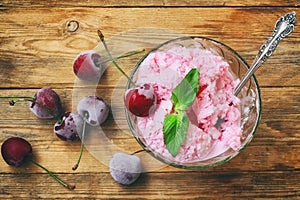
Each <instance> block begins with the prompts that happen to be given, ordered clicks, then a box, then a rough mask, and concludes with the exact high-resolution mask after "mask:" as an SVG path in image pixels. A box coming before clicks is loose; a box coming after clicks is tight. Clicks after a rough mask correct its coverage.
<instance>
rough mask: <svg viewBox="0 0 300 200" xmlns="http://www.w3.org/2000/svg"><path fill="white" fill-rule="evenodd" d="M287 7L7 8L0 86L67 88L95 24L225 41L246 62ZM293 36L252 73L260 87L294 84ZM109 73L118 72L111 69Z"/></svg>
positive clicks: (0, 34)
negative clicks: (71, 27) (74, 25)
mask: <svg viewBox="0 0 300 200" xmlns="http://www.w3.org/2000/svg"><path fill="white" fill-rule="evenodd" d="M292 10H295V11H299V8H296V9H289V8H282V9H280V10H276V11H274V10H273V11H272V12H270V10H269V9H261V8H251V9H246V10H243V9H240V8H226V9H224V8H220V9H218V8H188V9H184V8H159V9H158V8H121V9H103V8H100V9H90V8H78V9H58V8H47V9H26V12H24V9H13V10H8V11H5V12H3V13H2V14H1V15H0V18H1V22H2V23H1V28H0V38H1V46H0V52H1V54H0V64H1V66H4V67H3V68H2V70H1V74H2V76H1V82H2V83H1V87H2V88H37V87H38V86H39V85H41V84H42V85H51V86H53V87H72V86H73V83H74V78H75V76H74V74H73V72H72V64H73V60H74V58H75V57H76V55H77V54H78V53H80V52H81V51H84V50H88V49H93V48H95V47H96V45H97V44H98V41H99V39H98V38H97V37H98V36H97V34H96V31H97V30H98V29H99V28H101V29H102V31H103V32H104V34H105V35H106V36H107V38H108V39H109V38H110V37H112V36H114V35H116V34H120V33H122V32H126V31H129V30H132V29H137V28H141V27H145V26H147V27H148V26H149V27H153V28H167V29H170V30H173V31H175V32H178V33H181V34H184V35H199V36H204V37H209V38H213V39H215V40H219V41H220V42H223V43H225V44H227V45H229V46H231V47H232V48H233V49H235V50H236V51H237V52H238V53H239V54H240V55H241V56H242V57H244V59H245V60H246V61H247V62H248V63H251V62H252V60H253V59H254V57H255V55H256V54H257V51H258V49H259V48H260V46H261V45H262V43H263V42H264V41H265V40H266V38H268V37H269V36H270V34H271V32H272V30H273V27H274V24H275V21H276V20H277V19H278V17H279V16H282V15H284V14H285V13H287V12H290V11H292ZM215 13H218V14H217V15H216V14H215ZM37 15H38V16H39V17H38V18H37V17H36V16H37ZM140 19H143V20H140ZM262 19H263V20H262ZM70 20H76V21H78V23H79V29H78V30H77V31H76V32H72V33H70V32H68V31H67V30H68V27H67V25H66V24H68V22H69V21H70ZM161 22H163V23H161ZM297 25H299V20H298V21H297ZM297 25H296V26H297ZM16 27H17V28H16ZM139 34H143V33H136V35H132V36H131V37H132V38H131V39H132V40H133V41H132V42H141V41H139V37H142V35H139ZM299 36H300V32H299V30H298V29H296V30H295V32H293V34H291V35H290V37H289V38H288V39H286V40H284V41H282V44H280V45H279V47H278V49H277V50H276V51H275V53H274V55H273V56H272V57H271V58H270V59H269V60H268V61H267V62H266V63H265V64H264V67H263V69H260V70H259V71H258V72H257V77H258V80H259V82H260V85H261V86H299V83H300V81H299V79H300V77H299V54H300V42H299V41H300V39H299V38H300V37H299ZM153 37H157V36H156V35H154V36H153ZM129 48H130V47H129ZM130 50H132V49H129V51H130ZM137 60H138V57H137V59H135V60H133V61H132V60H131V61H128V63H127V64H126V63H125V64H124V68H125V70H127V71H128V70H130V69H132V67H133V66H134V64H132V62H133V63H136V61H137ZM45 75H46V76H47V78H46V79H45V78H44V77H45ZM111 76H120V74H118V73H112V74H111ZM59 77H63V78H59ZM111 78H114V77H110V79H111Z"/></svg>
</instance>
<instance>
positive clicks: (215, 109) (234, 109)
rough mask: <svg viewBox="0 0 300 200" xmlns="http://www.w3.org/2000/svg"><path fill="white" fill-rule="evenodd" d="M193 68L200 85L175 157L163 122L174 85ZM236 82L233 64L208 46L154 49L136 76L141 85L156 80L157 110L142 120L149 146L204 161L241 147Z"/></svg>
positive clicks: (179, 157) (165, 153) (183, 158)
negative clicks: (165, 135)
mask: <svg viewBox="0 0 300 200" xmlns="http://www.w3.org/2000/svg"><path fill="white" fill-rule="evenodd" d="M192 68H200V80H199V83H200V89H199V93H198V94H197V97H196V99H195V101H194V102H193V104H192V105H191V106H190V108H189V109H188V110H187V111H186V112H187V114H188V117H189V120H190V123H189V128H188V132H187V136H186V139H185V141H184V143H183V144H182V145H181V147H180V149H179V152H178V154H177V155H176V156H175V157H173V156H172V155H171V154H170V153H169V152H168V150H167V149H166V145H165V144H164V135H163V123H164V119H165V117H166V116H167V115H168V114H170V113H171V112H172V106H173V105H172V102H171V100H170V97H171V95H172V91H173V89H174V88H175V87H176V86H177V85H178V84H179V83H180V82H181V81H182V79H183V78H184V77H185V75H186V74H187V73H188V72H189V71H190V70H191V69H192ZM234 80H235V79H234V77H233V75H232V73H231V72H230V70H229V64H228V63H227V62H225V61H224V60H223V59H222V58H221V57H220V56H217V55H215V54H213V53H212V52H211V51H209V50H202V49H199V48H186V47H181V46H177V47H174V48H171V49H169V50H166V51H156V52H152V53H150V54H149V55H148V57H147V58H146V59H145V60H144V61H143V62H142V63H141V65H140V67H139V71H138V74H137V83H142V82H147V83H149V84H151V85H152V86H153V88H154V90H155V93H156V95H157V104H158V105H157V109H156V111H155V112H154V113H152V114H151V115H149V116H148V117H145V118H138V119H137V123H138V128H139V130H140V133H141V134H142V136H143V138H145V142H146V144H147V145H148V146H149V148H150V149H152V150H153V151H155V152H154V153H159V154H162V155H163V156H164V157H166V158H167V159H169V160H173V161H179V162H193V161H199V160H205V159H208V158H210V157H212V156H216V155H218V154H221V153H223V152H224V151H226V150H227V149H229V148H232V149H234V150H237V149H238V148H239V147H240V145H241V142H240V137H241V133H242V130H241V127H240V120H241V114H240V107H239V104H240V101H239V99H238V98H237V97H236V96H234V88H235V86H236V84H237V81H234Z"/></svg>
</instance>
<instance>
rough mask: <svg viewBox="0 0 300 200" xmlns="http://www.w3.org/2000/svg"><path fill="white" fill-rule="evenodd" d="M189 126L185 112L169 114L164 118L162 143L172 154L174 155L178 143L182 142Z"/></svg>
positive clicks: (178, 145)
mask: <svg viewBox="0 0 300 200" xmlns="http://www.w3.org/2000/svg"><path fill="white" fill-rule="evenodd" d="M188 127H189V119H188V116H187V114H186V113H185V112H182V111H180V112H178V113H174V114H169V115H167V117H166V118H165V121H164V126H163V133H164V143H165V144H166V146H167V149H168V151H169V152H170V153H171V155H172V156H176V155H177V153H178V150H179V147H180V145H181V144H182V143H183V142H184V140H185V137H186V132H187V129H188Z"/></svg>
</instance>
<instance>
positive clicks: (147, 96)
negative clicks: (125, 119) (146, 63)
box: [125, 84, 157, 117]
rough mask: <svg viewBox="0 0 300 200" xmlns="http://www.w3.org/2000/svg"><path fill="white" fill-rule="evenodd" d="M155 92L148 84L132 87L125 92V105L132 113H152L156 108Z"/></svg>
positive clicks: (143, 114)
mask: <svg viewBox="0 0 300 200" xmlns="http://www.w3.org/2000/svg"><path fill="white" fill-rule="evenodd" d="M156 101H157V98H156V94H155V92H154V88H153V87H152V86H151V85H149V84H143V85H142V86H140V87H137V88H132V89H129V90H127V91H126V93H125V106H126V107H127V109H128V110H129V111H130V112H131V113H132V114H134V115H136V116H138V117H146V116H148V115H149V114H151V113H153V112H154V110H155V108H156V103H157V102H156Z"/></svg>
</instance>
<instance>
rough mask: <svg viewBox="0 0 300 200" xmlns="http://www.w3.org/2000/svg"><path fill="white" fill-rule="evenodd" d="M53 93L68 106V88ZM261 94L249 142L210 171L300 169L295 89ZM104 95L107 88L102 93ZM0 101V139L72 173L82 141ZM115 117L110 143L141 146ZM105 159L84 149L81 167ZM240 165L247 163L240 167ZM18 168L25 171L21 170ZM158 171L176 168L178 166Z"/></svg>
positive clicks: (98, 165) (108, 131)
mask: <svg viewBox="0 0 300 200" xmlns="http://www.w3.org/2000/svg"><path fill="white" fill-rule="evenodd" d="M1 91H2V93H3V94H9V93H10V92H14V94H17V93H20V94H21V95H24V94H28V93H33V92H34V91H35V90H26V89H24V90H1ZM56 91H57V93H58V94H61V95H62V96H63V101H64V104H65V105H66V109H67V110H68V109H71V107H72V106H71V104H72V101H71V99H72V89H67V90H63V89H58V90H56ZM261 92H262V94H263V97H262V102H263V103H262V108H263V110H262V119H261V123H260V125H259V128H258V130H257V133H256V135H255V136H254V138H253V141H252V142H251V143H250V145H249V146H248V147H247V148H246V149H245V150H244V151H243V152H242V153H241V154H240V155H239V156H238V157H236V158H234V159H233V160H231V161H230V162H229V163H227V164H225V165H223V166H220V167H217V168H216V169H214V170H216V171H255V170H257V169H259V170H261V171H264V170H297V169H299V168H300V160H299V153H300V151H299V144H300V140H299V134H300V132H299V131H300V125H299V113H300V107H299V93H300V90H299V88H298V87H296V88H263V89H262V91H261ZM107 93H109V92H106V93H105V94H107ZM0 102H1V104H0V133H1V134H0V141H4V140H5V139H6V138H8V137H12V136H21V137H24V138H26V139H28V140H29V141H30V142H31V143H32V145H33V148H34V152H35V154H36V158H37V159H38V160H39V162H41V163H43V164H45V165H46V166H49V168H50V169H52V170H54V171H59V172H64V173H68V172H70V169H71V167H72V164H73V162H74V161H76V159H77V156H78V151H79V148H80V143H79V142H76V143H68V142H64V141H61V140H59V139H58V138H57V137H56V136H55V135H54V133H53V125H54V123H55V120H41V119H37V118H36V117H35V116H34V115H33V114H32V113H31V112H30V111H29V109H28V107H27V103H26V104H25V105H23V104H22V103H20V104H19V105H17V104H16V105H15V107H9V106H8V105H7V103H4V102H2V101H0ZM5 102H6V101H5ZM119 120H120V121H118V126H117V125H116V123H115V122H114V121H113V118H112V116H111V117H110V118H109V119H108V121H107V122H106V123H105V124H104V125H103V127H102V129H103V131H104V133H105V135H106V137H107V138H108V139H109V141H110V142H109V143H108V144H111V143H113V144H114V145H116V146H118V147H119V148H120V149H121V150H124V151H126V152H128V153H132V152H134V151H137V150H139V149H141V147H140V146H139V145H138V143H137V142H136V140H135V139H134V138H133V137H132V135H131V134H130V131H129V128H128V126H127V124H126V120H125V118H124V119H119ZM129 144H130V145H129ZM101 147H102V149H103V152H105V151H106V149H105V147H103V146H101V144H100V143H99V149H101ZM89 149H90V148H89ZM114 151H117V149H114ZM112 154H113V152H108V153H107V157H105V158H103V159H101V160H105V159H109V158H108V157H109V156H111V155H112ZM101 155H103V154H101ZM54 157H55V158H54ZM287 158H288V159H287ZM66 159H67V162H66ZM54 160H55V162H54ZM0 162H2V163H3V164H1V165H0V171H2V172H13V171H11V168H10V167H9V166H7V165H5V163H4V162H3V160H1V161H0ZM57 163H59V164H57ZM107 163H108V162H107V161H103V162H99V161H97V159H95V158H93V156H92V155H90V154H89V152H88V151H87V150H86V151H85V153H84V156H83V160H82V165H81V167H80V168H79V171H80V172H90V171H94V170H95V171H97V170H100V171H107V170H108V169H107ZM240 163H247V164H246V165H240ZM20 170H21V171H24V169H20ZM26 170H28V169H26ZM36 170H37V169H36V168H30V169H29V171H31V172H34V171H36ZM162 170H163V171H178V169H176V168H171V169H170V168H168V169H162Z"/></svg>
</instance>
